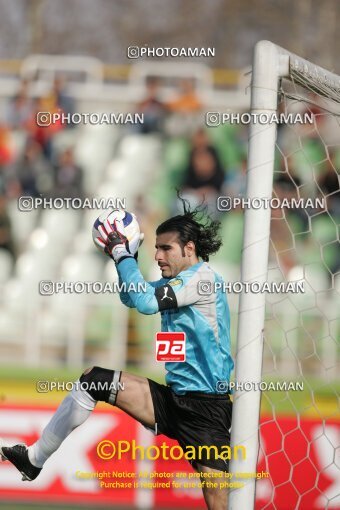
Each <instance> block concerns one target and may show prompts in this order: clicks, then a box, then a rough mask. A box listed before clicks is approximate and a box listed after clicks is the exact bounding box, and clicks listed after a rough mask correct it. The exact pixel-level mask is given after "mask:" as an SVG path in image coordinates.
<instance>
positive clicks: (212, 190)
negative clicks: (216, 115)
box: [182, 128, 225, 212]
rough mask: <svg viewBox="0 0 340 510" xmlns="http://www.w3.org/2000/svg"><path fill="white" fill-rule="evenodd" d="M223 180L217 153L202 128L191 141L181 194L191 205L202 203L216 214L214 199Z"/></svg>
mask: <svg viewBox="0 0 340 510" xmlns="http://www.w3.org/2000/svg"><path fill="white" fill-rule="evenodd" d="M224 179H225V175H224V171H223V168H222V165H221V162H220V160H219V157H218V154H217V151H216V150H215V148H214V147H213V146H212V145H211V144H210V141H209V139H208V137H207V134H206V132H205V130H204V129H203V128H201V129H199V130H197V131H196V133H195V134H194V136H193V139H192V148H191V151H190V156H189V163H188V166H187V168H186V170H185V175H184V180H183V184H182V192H183V194H185V198H187V199H188V200H189V202H191V203H192V204H196V203H199V202H202V201H204V202H205V203H207V204H208V205H209V204H210V205H211V206H212V211H214V212H216V199H217V196H218V195H219V194H220V193H221V190H222V185H223V182H224Z"/></svg>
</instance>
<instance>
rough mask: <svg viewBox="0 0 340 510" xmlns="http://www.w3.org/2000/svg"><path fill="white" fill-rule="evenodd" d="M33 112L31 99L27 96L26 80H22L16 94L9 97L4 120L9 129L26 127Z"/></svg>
mask: <svg viewBox="0 0 340 510" xmlns="http://www.w3.org/2000/svg"><path fill="white" fill-rule="evenodd" d="M32 112H33V103H32V100H31V99H30V98H29V97H28V82H27V81H25V80H23V81H22V82H21V84H20V87H19V90H18V92H17V94H16V95H15V96H14V97H13V98H12V99H10V102H9V104H8V108H7V115H6V122H7V125H8V126H9V127H10V128H11V129H27V127H28V125H29V122H30V119H31V117H32Z"/></svg>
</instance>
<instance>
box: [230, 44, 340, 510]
mask: <svg viewBox="0 0 340 510" xmlns="http://www.w3.org/2000/svg"><path fill="white" fill-rule="evenodd" d="M282 78H285V79H287V80H289V81H290V82H293V83H294V84H298V85H299V86H300V85H301V86H303V87H304V88H305V89H306V90H307V91H309V92H313V93H316V94H318V95H319V96H322V97H325V98H327V100H330V101H335V102H337V103H339V102H340V77H339V76H336V75H334V74H333V73H331V72H328V71H326V70H325V69H322V68H321V67H318V66H316V65H314V64H311V63H310V62H308V61H306V60H304V59H302V58H300V57H298V56H296V55H294V54H292V53H290V52H288V51H286V50H284V49H283V48H280V47H279V46H277V45H275V44H273V43H271V42H269V41H260V42H258V43H257V44H256V46H255V50H254V57H253V67H252V83H251V118H252V119H253V122H251V123H250V126H249V138H248V140H249V146H248V166H247V187H246V199H247V200H250V201H251V200H252V199H255V198H256V199H263V202H262V203H263V204H265V203H268V201H270V200H271V198H272V196H273V177H274V164H275V147H276V137H277V124H276V123H275V122H267V123H263V122H261V123H260V122H254V118H255V116H260V115H261V114H264V116H266V118H268V119H269V118H270V117H271V115H272V114H274V113H276V112H277V110H278V97H279V93H280V83H281V79H282ZM262 118H263V116H262ZM271 213H272V211H271V208H270V207H265V206H263V207H260V208H246V209H245V212H244V217H245V223H244V232H243V249H242V262H241V281H242V282H245V283H246V282H249V283H251V282H259V283H260V284H261V283H264V282H266V281H267V274H268V259H269V248H270V236H271ZM331 285H332V286H333V289H334V278H333V280H332V284H331ZM244 288H245V287H244ZM296 313H297V315H298V313H299V312H298V311H297V312H296ZM265 314H266V294H265V293H264V292H259V293H252V292H248V293H246V292H245V291H243V292H242V294H241V295H240V302H239V311H238V333H237V345H236V357H235V392H234V398H233V401H234V407H233V417H232V430H231V447H232V448H231V451H235V448H234V447H236V446H239V445H243V446H244V447H245V451H246V458H245V459H244V458H240V457H238V458H237V457H232V459H231V462H230V472H231V473H233V478H232V480H231V481H233V482H237V481H240V482H242V487H240V488H232V489H231V490H230V493H229V503H228V508H229V510H239V509H240V508H242V510H252V509H253V508H254V505H255V486H256V478H251V477H249V478H242V477H240V478H237V477H236V473H256V468H257V462H258V454H259V429H260V405H261V391H260V390H259V387H260V383H261V381H262V376H263V375H262V363H263V350H264V336H266V330H265ZM295 326H296V324H295ZM269 341H270V339H269ZM336 355H337V354H336V353H335V356H336ZM334 362H335V360H334ZM248 382H251V383H252V385H253V388H254V389H252V390H250V391H249V390H248V389H247V390H245V389H244V384H245V383H248ZM275 508H276V507H275Z"/></svg>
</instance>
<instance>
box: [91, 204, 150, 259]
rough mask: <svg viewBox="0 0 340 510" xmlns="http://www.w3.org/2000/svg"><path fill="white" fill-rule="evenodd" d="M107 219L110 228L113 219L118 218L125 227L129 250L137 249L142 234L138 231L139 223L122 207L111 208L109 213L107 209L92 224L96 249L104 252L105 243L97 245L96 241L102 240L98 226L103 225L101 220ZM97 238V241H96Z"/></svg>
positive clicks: (134, 216) (133, 215)
mask: <svg viewBox="0 0 340 510" xmlns="http://www.w3.org/2000/svg"><path fill="white" fill-rule="evenodd" d="M106 219H108V220H109V222H110V225H112V228H114V221H115V220H119V221H122V222H123V225H124V228H125V235H126V237H127V239H128V241H129V246H130V250H131V252H132V253H133V252H134V250H135V249H136V250H137V249H138V246H139V245H140V244H141V241H142V239H143V235H142V234H141V232H140V228H139V224H138V221H137V218H136V215H135V214H133V213H130V212H127V211H124V210H122V209H113V210H112V212H111V213H109V214H108V213H107V211H106V212H105V213H103V214H101V215H100V216H99V218H97V219H96V221H95V222H94V224H93V228H92V239H93V242H94V244H95V245H96V247H97V248H98V250H100V251H102V252H104V253H105V245H104V243H103V245H102V246H99V245H98V241H99V242H100V241H102V236H101V234H100V230H98V227H100V226H101V225H103V222H104V221H105V220H106ZM96 240H97V242H96Z"/></svg>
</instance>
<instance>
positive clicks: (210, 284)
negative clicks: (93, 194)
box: [117, 258, 234, 395]
mask: <svg viewBox="0 0 340 510" xmlns="http://www.w3.org/2000/svg"><path fill="white" fill-rule="evenodd" d="M117 269H118V275H119V278H120V280H121V281H123V282H125V283H126V285H127V287H128V288H129V284H134V285H133V287H134V288H137V284H138V283H139V282H140V283H142V282H143V283H144V284H145V283H146V282H145V281H144V278H143V276H142V274H141V272H140V271H139V269H138V266H137V263H136V261H135V260H134V259H133V258H127V259H125V260H123V261H122V262H120V263H119V264H118V265H117ZM202 282H203V283H202ZM215 282H221V283H222V278H221V277H220V276H219V275H218V274H217V273H215V272H214V271H213V270H212V269H211V267H210V266H209V265H208V264H207V263H206V262H200V263H198V264H195V265H194V266H191V267H189V268H188V269H186V270H184V271H181V272H180V273H179V274H178V275H177V276H176V277H174V278H170V279H168V278H161V279H160V280H158V281H156V282H148V283H147V284H146V292H133V291H130V292H129V293H127V292H121V294H120V298H121V301H122V302H123V303H124V304H125V305H126V306H129V307H131V308H136V309H137V310H138V311H139V312H141V313H143V314H154V313H157V312H160V313H161V317H162V326H161V330H162V331H174V332H180V331H183V332H184V333H185V334H186V360H185V361H184V362H168V363H165V368H166V370H167V374H166V383H167V384H168V385H169V386H170V387H171V388H172V390H173V391H174V392H175V393H177V394H179V395H183V394H185V393H186V392H188V391H199V392H202V393H218V392H219V391H220V390H221V387H223V384H224V385H226V384H227V383H229V379H230V372H231V371H232V369H233V366H234V363H233V360H232V358H231V354H230V314H229V307H228V303H227V299H226V295H225V293H224V292H223V290H222V289H221V288H220V289H218V290H216V291H215ZM218 287H222V285H221V286H218ZM210 290H211V292H210ZM224 387H225V386H224Z"/></svg>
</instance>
